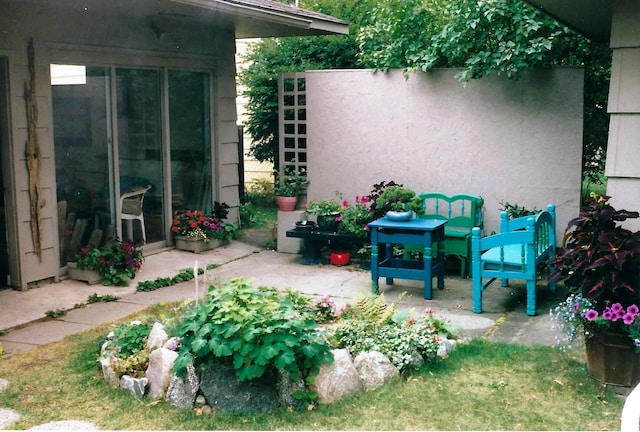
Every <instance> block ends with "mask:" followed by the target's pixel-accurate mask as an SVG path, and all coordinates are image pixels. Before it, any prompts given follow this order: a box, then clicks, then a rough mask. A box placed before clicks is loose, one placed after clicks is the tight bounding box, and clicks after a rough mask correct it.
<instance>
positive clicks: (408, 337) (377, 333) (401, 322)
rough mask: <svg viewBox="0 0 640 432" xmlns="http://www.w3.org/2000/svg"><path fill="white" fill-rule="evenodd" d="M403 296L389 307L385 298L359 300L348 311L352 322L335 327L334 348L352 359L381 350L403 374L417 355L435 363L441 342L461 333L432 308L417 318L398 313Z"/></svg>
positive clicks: (333, 329)
mask: <svg viewBox="0 0 640 432" xmlns="http://www.w3.org/2000/svg"><path fill="white" fill-rule="evenodd" d="M403 297H404V294H402V295H400V296H399V297H398V299H397V300H396V301H395V302H393V303H392V304H390V305H387V304H386V302H385V300H384V296H382V295H379V296H373V295H368V296H365V297H364V298H362V299H360V300H359V301H358V302H357V303H356V304H355V305H353V306H352V307H351V308H350V309H349V313H348V316H349V317H350V319H345V320H341V321H339V322H338V325H337V326H335V327H333V328H332V330H331V332H330V335H329V337H330V339H331V340H332V344H333V347H334V348H346V349H347V350H349V352H350V353H351V354H352V355H353V356H356V355H358V354H359V353H361V352H365V351H379V352H381V353H382V354H384V355H385V356H386V357H387V358H388V359H389V361H391V363H393V364H394V365H395V366H396V367H397V368H398V369H399V370H400V371H401V372H403V371H406V370H407V369H409V368H410V367H412V366H413V365H415V364H416V356H415V355H416V354H419V355H420V356H421V357H422V359H423V360H424V361H426V362H433V361H435V360H436V358H437V353H438V348H439V346H440V342H441V340H442V339H443V338H455V337H457V333H458V332H457V330H456V329H455V328H454V327H453V326H452V325H451V323H450V322H449V321H447V320H444V319H440V318H437V317H436V316H435V315H434V313H433V311H432V310H430V309H428V310H426V311H425V313H424V314H423V315H422V316H421V317H419V318H417V319H415V318H412V317H411V313H410V311H408V310H404V311H397V305H398V303H399V302H400V300H401V299H402V298H403Z"/></svg>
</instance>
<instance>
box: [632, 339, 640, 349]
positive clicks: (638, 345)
mask: <svg viewBox="0 0 640 432" xmlns="http://www.w3.org/2000/svg"><path fill="white" fill-rule="evenodd" d="M633 344H634V345H635V346H636V347H638V348H640V339H634V340H633Z"/></svg>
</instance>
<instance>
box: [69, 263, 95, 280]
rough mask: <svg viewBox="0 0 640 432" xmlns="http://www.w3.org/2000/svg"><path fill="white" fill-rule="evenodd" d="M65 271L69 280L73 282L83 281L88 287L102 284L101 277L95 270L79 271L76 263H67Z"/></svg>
mask: <svg viewBox="0 0 640 432" xmlns="http://www.w3.org/2000/svg"><path fill="white" fill-rule="evenodd" d="M67 270H68V272H69V278H70V279H73V280H78V281H83V282H86V283H88V284H89V285H95V284H98V283H100V282H102V279H103V277H102V275H101V274H100V273H98V272H97V271H95V270H87V269H79V268H78V266H77V265H76V263H74V262H68V263H67Z"/></svg>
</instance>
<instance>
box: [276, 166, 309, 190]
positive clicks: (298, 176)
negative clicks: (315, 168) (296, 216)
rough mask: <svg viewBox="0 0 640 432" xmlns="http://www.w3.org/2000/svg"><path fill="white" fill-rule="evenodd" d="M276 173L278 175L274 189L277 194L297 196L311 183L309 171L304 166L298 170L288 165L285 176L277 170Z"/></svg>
mask: <svg viewBox="0 0 640 432" xmlns="http://www.w3.org/2000/svg"><path fill="white" fill-rule="evenodd" d="M274 175H275V177H276V187H275V190H274V194H275V195H276V196H283V197H297V196H298V195H300V194H302V190H303V188H304V187H305V186H307V185H308V184H309V180H307V172H306V170H305V169H302V168H301V169H299V170H296V169H293V168H291V167H286V168H285V170H284V175H283V176H281V175H279V174H278V173H277V172H276V173H275V174H274Z"/></svg>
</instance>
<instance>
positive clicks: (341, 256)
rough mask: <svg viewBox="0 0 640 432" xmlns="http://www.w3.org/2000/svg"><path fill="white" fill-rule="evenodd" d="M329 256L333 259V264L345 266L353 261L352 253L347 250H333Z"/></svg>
mask: <svg viewBox="0 0 640 432" xmlns="http://www.w3.org/2000/svg"><path fill="white" fill-rule="evenodd" d="M329 258H330V259H331V264H333V265H335V266H345V265H347V264H349V262H350V261H351V254H350V253H349V252H346V251H335V252H331V255H330V256H329Z"/></svg>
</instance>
